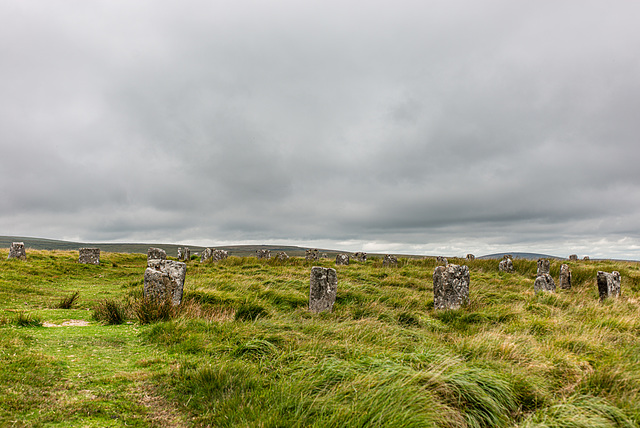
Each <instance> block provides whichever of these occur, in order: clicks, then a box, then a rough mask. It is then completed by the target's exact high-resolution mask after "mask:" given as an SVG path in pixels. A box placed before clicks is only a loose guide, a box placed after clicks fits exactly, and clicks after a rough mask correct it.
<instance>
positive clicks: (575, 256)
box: [569, 254, 578, 261]
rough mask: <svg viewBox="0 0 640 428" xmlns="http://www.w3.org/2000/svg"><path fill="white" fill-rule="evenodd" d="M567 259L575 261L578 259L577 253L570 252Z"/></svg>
mask: <svg viewBox="0 0 640 428" xmlns="http://www.w3.org/2000/svg"><path fill="white" fill-rule="evenodd" d="M569 260H571V261H577V260H578V255H577V254H571V255H570V256H569Z"/></svg>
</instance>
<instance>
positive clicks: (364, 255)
mask: <svg viewBox="0 0 640 428" xmlns="http://www.w3.org/2000/svg"><path fill="white" fill-rule="evenodd" d="M353 258H354V260H356V261H358V262H363V263H364V262H366V261H367V253H363V252H362V251H358V252H357V253H354V254H353Z"/></svg>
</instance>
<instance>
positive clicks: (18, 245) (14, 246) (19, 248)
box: [7, 242, 27, 260]
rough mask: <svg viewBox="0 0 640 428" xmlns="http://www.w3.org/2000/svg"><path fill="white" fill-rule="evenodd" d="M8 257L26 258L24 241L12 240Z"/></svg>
mask: <svg viewBox="0 0 640 428" xmlns="http://www.w3.org/2000/svg"><path fill="white" fill-rule="evenodd" d="M9 259H20V260H27V252H26V251H25V250H24V242H12V243H11V247H9V257H7V260H9Z"/></svg>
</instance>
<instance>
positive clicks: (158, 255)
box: [147, 247, 167, 261]
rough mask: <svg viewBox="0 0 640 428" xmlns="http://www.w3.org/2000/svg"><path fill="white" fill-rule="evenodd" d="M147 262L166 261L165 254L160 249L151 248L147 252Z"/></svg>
mask: <svg viewBox="0 0 640 428" xmlns="http://www.w3.org/2000/svg"><path fill="white" fill-rule="evenodd" d="M149 260H167V252H166V251H165V250H163V249H162V248H154V247H151V248H149V250H147V261H149Z"/></svg>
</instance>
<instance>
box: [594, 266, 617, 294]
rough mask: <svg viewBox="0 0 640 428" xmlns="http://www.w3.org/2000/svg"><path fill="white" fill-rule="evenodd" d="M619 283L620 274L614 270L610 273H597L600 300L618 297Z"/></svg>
mask: <svg viewBox="0 0 640 428" xmlns="http://www.w3.org/2000/svg"><path fill="white" fill-rule="evenodd" d="M620 281H621V278H620V272H617V271H615V270H614V271H613V272H611V273H609V272H602V271H598V293H600V300H604V299H606V298H608V297H613V298H616V297H620Z"/></svg>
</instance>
